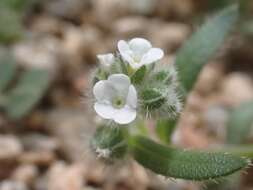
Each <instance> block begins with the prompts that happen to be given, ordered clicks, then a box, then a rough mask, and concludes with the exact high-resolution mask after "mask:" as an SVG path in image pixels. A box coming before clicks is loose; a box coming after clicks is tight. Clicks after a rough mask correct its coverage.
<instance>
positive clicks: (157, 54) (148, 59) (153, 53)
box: [141, 48, 164, 65]
mask: <svg viewBox="0 0 253 190" xmlns="http://www.w3.org/2000/svg"><path fill="white" fill-rule="evenodd" d="M163 56H164V52H163V50H162V49H160V48H152V49H150V50H149V51H148V52H147V53H146V54H145V55H144V56H143V57H142V60H141V64H144V65H146V64H150V63H154V62H155V61H158V60H160V59H162V57H163Z"/></svg>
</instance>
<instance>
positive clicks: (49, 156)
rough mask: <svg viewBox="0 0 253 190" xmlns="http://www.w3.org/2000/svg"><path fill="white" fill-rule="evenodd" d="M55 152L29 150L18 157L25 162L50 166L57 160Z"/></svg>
mask: <svg viewBox="0 0 253 190" xmlns="http://www.w3.org/2000/svg"><path fill="white" fill-rule="evenodd" d="M55 157H56V156H55V154H54V153H53V152H50V151H38V150H37V151H29V152H24V153H22V155H21V156H20V157H19V158H18V159H19V162H21V163H23V164H33V165H39V166H49V165H50V164H51V163H52V162H53V161H54V160H55Z"/></svg>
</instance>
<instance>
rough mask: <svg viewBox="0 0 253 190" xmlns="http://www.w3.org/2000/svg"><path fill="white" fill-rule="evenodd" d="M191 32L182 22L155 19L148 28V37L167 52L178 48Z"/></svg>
mask: <svg viewBox="0 0 253 190" xmlns="http://www.w3.org/2000/svg"><path fill="white" fill-rule="evenodd" d="M189 34H190V29H189V27H188V26H187V25H185V24H181V23H164V22H160V21H154V23H153V24H152V25H151V27H150V28H149V30H148V38H149V39H151V41H152V42H153V43H154V45H155V46H156V47H159V48H162V49H164V50H165V51H166V52H167V51H168V52H173V51H175V50H177V49H178V48H179V47H180V46H181V44H182V43H183V42H184V41H185V40H186V38H187V37H188V35H189Z"/></svg>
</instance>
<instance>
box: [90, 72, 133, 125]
mask: <svg viewBox="0 0 253 190" xmlns="http://www.w3.org/2000/svg"><path fill="white" fill-rule="evenodd" d="M93 94H94V96H95V98H96V102H95V104H94V109H95V111H96V112H97V114H98V115H99V116H101V117H102V118H104V119H112V120H114V121H115V122H116V123H119V124H128V123H130V122H132V121H133V120H135V118H136V107H137V92H136V89H135V87H134V86H133V85H131V82H130V79H129V77H128V76H127V75H124V74H113V75H110V76H109V77H108V79H107V80H101V81H99V82H97V83H96V84H95V86H94V87H93Z"/></svg>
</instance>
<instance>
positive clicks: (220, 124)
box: [203, 105, 229, 140]
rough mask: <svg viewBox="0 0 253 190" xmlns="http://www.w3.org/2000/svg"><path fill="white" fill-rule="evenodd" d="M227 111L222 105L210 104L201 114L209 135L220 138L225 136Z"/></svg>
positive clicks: (222, 138)
mask: <svg viewBox="0 0 253 190" xmlns="http://www.w3.org/2000/svg"><path fill="white" fill-rule="evenodd" d="M228 117H229V112H228V110H227V109H226V108H225V107H224V106H220V105H213V106H210V107H209V108H208V109H207V110H206V111H205V112H204V114H203V120H204V122H205V126H207V130H208V132H209V133H210V134H211V135H215V137H216V138H217V137H218V138H219V139H220V140H224V139H225V137H226V124H227V121H228Z"/></svg>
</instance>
